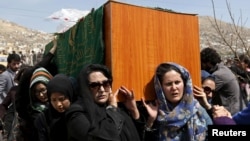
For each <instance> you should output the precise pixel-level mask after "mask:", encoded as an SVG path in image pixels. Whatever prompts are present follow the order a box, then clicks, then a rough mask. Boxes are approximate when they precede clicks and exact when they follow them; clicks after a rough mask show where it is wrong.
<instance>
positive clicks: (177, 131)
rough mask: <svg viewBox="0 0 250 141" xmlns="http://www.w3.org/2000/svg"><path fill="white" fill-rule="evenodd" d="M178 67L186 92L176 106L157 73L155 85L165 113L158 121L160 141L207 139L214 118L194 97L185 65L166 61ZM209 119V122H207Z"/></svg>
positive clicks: (159, 116) (160, 104) (161, 108)
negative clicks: (169, 98) (164, 89)
mask: <svg viewBox="0 0 250 141" xmlns="http://www.w3.org/2000/svg"><path fill="white" fill-rule="evenodd" d="M166 64H169V65H173V66H175V67H176V68H178V69H179V70H180V71H181V73H182V75H183V76H184V79H185V80H186V82H185V80H184V83H186V84H185V85H184V86H185V88H184V94H183V98H182V99H181V101H180V102H179V104H178V105H177V106H175V107H173V106H172V105H171V103H169V102H168V101H167V100H166V97H165V95H164V92H163V90H162V87H161V83H160V81H159V79H158V77H157V75H155V77H154V86H155V91H156V96H157V99H158V101H159V110H161V111H163V112H164V115H160V114H159V115H158V117H157V123H158V126H159V127H158V128H159V136H160V137H159V140H160V141H166V140H168V141H181V140H185V141H200V140H205V137H206V131H207V124H211V123H212V120H211V119H210V118H209V115H208V114H207V113H206V111H205V109H204V108H203V107H201V105H200V104H199V102H198V101H197V100H196V99H194V97H193V89H192V80H191V78H190V75H189V72H188V70H187V69H185V68H184V67H182V66H180V65H178V64H175V63H171V62H169V63H166ZM208 121H209V123H207V122H208Z"/></svg>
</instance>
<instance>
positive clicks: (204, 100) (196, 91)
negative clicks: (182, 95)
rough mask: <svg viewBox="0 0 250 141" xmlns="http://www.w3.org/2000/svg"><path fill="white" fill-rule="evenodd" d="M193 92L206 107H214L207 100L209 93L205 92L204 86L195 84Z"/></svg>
mask: <svg viewBox="0 0 250 141" xmlns="http://www.w3.org/2000/svg"><path fill="white" fill-rule="evenodd" d="M193 94H194V97H195V98H196V99H197V100H198V101H199V103H200V104H201V105H202V106H203V107H204V108H205V109H207V110H209V109H211V108H212V106H211V104H209V102H208V101H207V95H206V94H205V93H204V91H203V89H202V88H200V87H198V86H195V85H194V89H193Z"/></svg>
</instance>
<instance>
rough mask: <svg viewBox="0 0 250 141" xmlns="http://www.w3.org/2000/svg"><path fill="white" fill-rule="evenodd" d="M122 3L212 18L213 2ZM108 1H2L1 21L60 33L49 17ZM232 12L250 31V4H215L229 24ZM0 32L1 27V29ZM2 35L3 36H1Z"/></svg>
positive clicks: (247, 0)
mask: <svg viewBox="0 0 250 141" xmlns="http://www.w3.org/2000/svg"><path fill="white" fill-rule="evenodd" d="M119 1H120V2H124V3H128V4H132V5H137V6H144V7H160V8H164V9H171V10H174V11H177V12H183V13H190V14H197V15H198V16H212V17H214V15H213V6H212V0H119ZM106 2H107V0H1V1H0V19H3V20H8V21H11V22H14V23H17V24H19V25H21V26H24V27H27V28H30V29H34V30H39V31H44V32H47V33H55V32H58V31H59V29H58V28H59V27H60V25H61V24H62V21H60V20H55V19H54V20H51V19H49V18H48V17H49V16H51V15H52V14H53V13H55V12H57V11H61V10H62V9H75V10H79V11H85V12H86V11H90V10H91V9H92V8H95V9H97V8H99V7H100V6H102V5H103V4H104V3H106ZM227 2H228V4H229V7H230V9H231V10H230V11H231V12H232V14H233V17H234V19H235V20H236V22H238V21H240V22H241V23H240V24H239V25H243V26H246V27H249V28H250V21H249V20H248V18H249V17H250V15H249V13H250V7H249V5H250V0H240V1H237V0H214V7H215V13H216V18H217V19H220V20H222V21H226V22H230V23H231V20H230V15H229V12H228V8H227ZM71 24H72V23H71ZM0 28H1V27H0ZM0 34H1V33H0Z"/></svg>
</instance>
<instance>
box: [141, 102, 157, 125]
mask: <svg viewBox="0 0 250 141" xmlns="http://www.w3.org/2000/svg"><path fill="white" fill-rule="evenodd" d="M142 103H143V106H144V107H145V108H146V110H147V112H148V115H149V117H148V120H147V123H146V127H148V128H151V127H152V126H153V124H154V121H155V119H156V118H157V114H158V109H159V104H158V101H155V104H153V103H151V102H150V103H146V102H145V100H144V98H142Z"/></svg>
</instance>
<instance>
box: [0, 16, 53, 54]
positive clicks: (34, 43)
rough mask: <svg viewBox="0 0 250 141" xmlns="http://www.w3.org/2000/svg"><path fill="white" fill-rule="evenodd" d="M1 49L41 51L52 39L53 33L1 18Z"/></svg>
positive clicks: (24, 51) (27, 51) (8, 50)
mask: <svg viewBox="0 0 250 141" xmlns="http://www.w3.org/2000/svg"><path fill="white" fill-rule="evenodd" d="M0 27H1V28H0V51H2V50H5V51H7V52H11V51H12V50H15V51H22V52H23V53H29V52H31V50H34V51H35V52H38V51H40V50H41V49H42V48H44V46H45V45H46V44H47V43H49V42H50V41H51V39H52V35H51V34H48V33H45V32H40V31H36V30H32V29H29V28H27V27H23V26H20V25H18V24H16V23H13V22H9V21H6V20H2V19H0Z"/></svg>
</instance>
